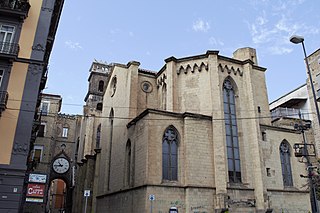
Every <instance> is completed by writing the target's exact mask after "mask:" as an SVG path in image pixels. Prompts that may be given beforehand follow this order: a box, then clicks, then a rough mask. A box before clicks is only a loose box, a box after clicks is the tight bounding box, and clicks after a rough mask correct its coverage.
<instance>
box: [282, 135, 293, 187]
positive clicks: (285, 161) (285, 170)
mask: <svg viewBox="0 0 320 213" xmlns="http://www.w3.org/2000/svg"><path fill="white" fill-rule="evenodd" d="M280 159H281V169H282V179H283V185H284V186H293V181H292V172H291V163H290V145H289V143H288V142H287V141H286V140H284V141H282V143H281V144H280Z"/></svg>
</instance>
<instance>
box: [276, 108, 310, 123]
mask: <svg viewBox="0 0 320 213" xmlns="http://www.w3.org/2000/svg"><path fill="white" fill-rule="evenodd" d="M300 116H301V119H304V120H309V114H308V111H307V110H301V109H294V108H283V107H279V108H276V109H274V110H272V111H271V118H272V120H275V119H278V118H283V117H285V118H297V119H300Z"/></svg>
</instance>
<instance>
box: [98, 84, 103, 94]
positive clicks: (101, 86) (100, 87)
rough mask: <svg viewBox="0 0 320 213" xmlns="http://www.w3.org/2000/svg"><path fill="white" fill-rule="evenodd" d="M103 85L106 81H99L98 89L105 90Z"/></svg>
mask: <svg viewBox="0 0 320 213" xmlns="http://www.w3.org/2000/svg"><path fill="white" fill-rule="evenodd" d="M103 87H104V82H103V81H99V87H98V91H99V92H103Z"/></svg>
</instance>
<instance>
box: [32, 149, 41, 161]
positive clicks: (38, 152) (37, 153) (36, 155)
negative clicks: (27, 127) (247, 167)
mask: <svg viewBox="0 0 320 213" xmlns="http://www.w3.org/2000/svg"><path fill="white" fill-rule="evenodd" d="M42 151H43V146H34V148H33V156H32V160H33V161H35V162H41V160H42Z"/></svg>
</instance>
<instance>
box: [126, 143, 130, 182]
mask: <svg viewBox="0 0 320 213" xmlns="http://www.w3.org/2000/svg"><path fill="white" fill-rule="evenodd" d="M125 158H126V160H125V185H126V186H130V180H131V141H130V140H128V142H127V145H126V156H125Z"/></svg>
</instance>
